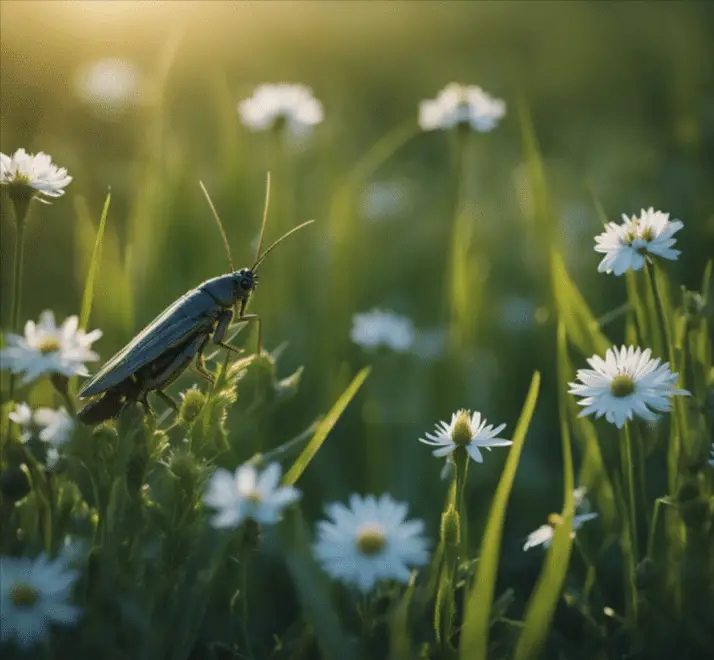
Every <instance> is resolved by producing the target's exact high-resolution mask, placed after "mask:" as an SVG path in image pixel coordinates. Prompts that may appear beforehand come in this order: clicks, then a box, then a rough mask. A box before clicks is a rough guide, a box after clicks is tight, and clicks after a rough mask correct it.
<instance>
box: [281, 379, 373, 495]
mask: <svg viewBox="0 0 714 660" xmlns="http://www.w3.org/2000/svg"><path fill="white" fill-rule="evenodd" d="M370 371H371V367H365V368H364V369H362V370H361V371H360V372H359V373H358V374H357V375H356V376H355V377H354V379H353V380H352V382H351V383H350V384H349V385H348V386H347V389H346V390H345V391H344V392H343V393H342V395H341V396H340V398H339V399H337V401H336V403H335V405H334V406H332V408H331V409H330V411H329V412H328V413H327V415H325V417H324V419H323V420H322V421H321V422H320V425H319V426H318V427H317V430H316V431H315V435H314V436H312V440H310V442H308V444H307V447H305V449H303V450H302V453H301V454H300V456H298V457H297V459H296V461H295V462H294V463H293V464H292V467H291V468H290V469H289V470H288V472H287V474H286V475H285V477H283V484H286V485H288V484H289V485H292V484H294V483H295V482H296V481H297V480H298V479H299V478H300V475H301V474H302V473H303V472H304V471H305V468H307V466H308V465H309V463H310V461H311V460H312V459H313V458H315V454H317V452H318V450H319V449H320V447H321V446H322V443H323V442H324V441H325V439H326V438H327V435H328V433H329V432H330V431H331V430H332V428H333V427H334V426H335V424H336V423H337V420H338V419H339V418H340V417H341V416H342V413H343V412H344V411H345V408H347V404H349V402H350V401H352V399H353V398H354V396H355V394H357V391H358V390H359V388H360V387H361V386H362V383H364V381H365V380H366V378H367V376H369V372H370Z"/></svg>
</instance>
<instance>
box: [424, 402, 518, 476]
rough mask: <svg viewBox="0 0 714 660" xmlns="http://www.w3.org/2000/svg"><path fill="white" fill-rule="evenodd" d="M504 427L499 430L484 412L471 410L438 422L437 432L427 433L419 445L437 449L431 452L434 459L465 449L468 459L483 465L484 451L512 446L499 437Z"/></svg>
mask: <svg viewBox="0 0 714 660" xmlns="http://www.w3.org/2000/svg"><path fill="white" fill-rule="evenodd" d="M505 428H506V425H505V424H501V425H500V426H497V427H496V428H494V427H493V425H491V424H489V425H488V426H487V425H486V418H485V417H481V413H479V412H474V413H473V415H471V414H470V413H469V411H468V410H459V411H457V412H455V413H453V414H452V415H451V422H450V423H448V424H447V423H446V422H444V421H441V422H438V423H437V425H436V428H435V430H434V433H427V434H426V439H424V438H419V442H423V443H424V444H427V445H432V446H434V447H437V449H435V450H434V451H433V452H432V453H433V454H434V456H446V455H447V454H451V453H452V452H453V451H455V450H456V449H457V448H458V447H464V448H465V449H466V451H467V452H468V454H469V456H470V457H471V458H472V459H473V460H474V461H476V462H477V463H483V454H482V453H481V449H488V450H489V451H491V448H492V447H507V446H508V445H511V444H513V443H512V441H511V440H504V439H503V438H498V437H496V436H497V435H498V434H499V433H500V432H501V431H503V429H505Z"/></svg>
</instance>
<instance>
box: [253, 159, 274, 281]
mask: <svg viewBox="0 0 714 660" xmlns="http://www.w3.org/2000/svg"><path fill="white" fill-rule="evenodd" d="M269 206H270V172H268V173H267V174H266V176H265V204H264V205H263V222H262V223H261V225H260V236H258V247H257V248H256V249H255V263H256V264H258V263H260V248H262V247H263V236H264V235H265V223H266V222H267V221H268V208H269ZM254 268H255V267H254ZM251 270H252V269H251Z"/></svg>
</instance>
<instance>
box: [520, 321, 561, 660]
mask: <svg viewBox="0 0 714 660" xmlns="http://www.w3.org/2000/svg"><path fill="white" fill-rule="evenodd" d="M557 341H558V383H559V392H558V407H559V412H560V431H561V438H562V443H563V469H564V474H563V488H564V504H563V521H562V523H561V524H560V525H558V526H557V528H556V530H555V535H554V536H553V542H552V544H551V546H550V548H549V549H548V554H547V555H546V558H545V566H544V568H543V570H542V572H541V574H540V577H539V578H538V583H537V584H536V588H535V591H534V592H533V595H532V596H531V599H530V601H529V602H528V606H527V609H526V616H525V622H524V626H523V630H522V632H521V634H520V636H519V638H518V642H517V643H516V650H515V654H514V656H513V657H514V660H530V659H532V658H537V657H538V655H539V653H540V652H541V651H542V649H543V646H544V645H545V642H546V639H547V637H548V631H549V629H550V623H551V620H552V618H553V613H554V612H555V607H556V605H557V604H558V599H559V598H560V593H561V590H562V588H563V584H564V582H565V576H566V574H567V571H568V564H569V562H570V552H571V550H572V545H573V540H572V538H571V531H572V526H573V513H574V508H575V501H574V496H573V490H574V488H575V484H574V477H573V455H572V450H571V444H570V429H569V426H568V411H567V406H568V400H567V396H568V394H567V390H566V387H567V367H568V361H567V340H566V333H565V325H564V323H563V322H562V320H559V322H558V340H557Z"/></svg>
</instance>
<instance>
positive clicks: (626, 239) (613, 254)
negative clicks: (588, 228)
mask: <svg viewBox="0 0 714 660" xmlns="http://www.w3.org/2000/svg"><path fill="white" fill-rule="evenodd" d="M622 219H623V223H622V224H621V225H618V224H615V223H614V222H609V223H608V224H607V225H605V231H604V232H603V233H602V234H600V235H599V236H596V237H595V243H596V245H595V252H601V253H603V254H605V257H603V260H602V261H601V262H600V263H599V264H598V267H597V269H598V272H599V273H615V275H622V274H623V273H625V272H626V271H628V270H630V269H632V270H642V268H644V265H645V263H646V260H647V259H651V256H650V255H654V256H657V257H662V258H663V259H669V260H671V261H674V260H675V259H676V258H677V257H678V256H679V250H673V249H672V246H673V245H674V244H675V243H676V242H677V240H676V239H675V238H672V237H673V236H674V234H675V233H676V232H678V231H679V230H680V229H681V228H682V227H684V224H683V223H682V222H681V221H680V220H670V219H669V213H662V212H661V211H655V210H654V209H653V208H649V209H648V210H646V211H645V209H642V211H641V213H640V217H639V218H638V217H637V216H634V215H633V216H632V217H631V218H628V217H627V216H626V215H624V214H623V216H622Z"/></svg>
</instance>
